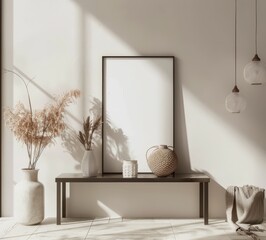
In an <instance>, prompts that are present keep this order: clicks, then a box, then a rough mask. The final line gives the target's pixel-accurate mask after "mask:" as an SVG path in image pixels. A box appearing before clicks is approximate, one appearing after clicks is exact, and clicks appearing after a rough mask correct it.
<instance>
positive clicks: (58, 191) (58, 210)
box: [56, 182, 61, 225]
mask: <svg viewBox="0 0 266 240" xmlns="http://www.w3.org/2000/svg"><path fill="white" fill-rule="evenodd" d="M56 224H57V225H60V224H61V182H57V183H56Z"/></svg>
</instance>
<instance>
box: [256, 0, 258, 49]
mask: <svg viewBox="0 0 266 240" xmlns="http://www.w3.org/2000/svg"><path fill="white" fill-rule="evenodd" d="M255 51H256V54H258V1H257V0H255Z"/></svg>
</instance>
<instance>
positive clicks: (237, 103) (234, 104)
mask: <svg viewBox="0 0 266 240" xmlns="http://www.w3.org/2000/svg"><path fill="white" fill-rule="evenodd" d="M225 108H226V110H227V111H228V112H230V113H240V112H242V111H244V110H245V109H246V101H245V99H244V98H243V97H241V95H240V94H239V89H238V88H237V86H235V87H234V88H233V90H232V92H231V93H230V94H229V95H228V96H227V97H226V99H225Z"/></svg>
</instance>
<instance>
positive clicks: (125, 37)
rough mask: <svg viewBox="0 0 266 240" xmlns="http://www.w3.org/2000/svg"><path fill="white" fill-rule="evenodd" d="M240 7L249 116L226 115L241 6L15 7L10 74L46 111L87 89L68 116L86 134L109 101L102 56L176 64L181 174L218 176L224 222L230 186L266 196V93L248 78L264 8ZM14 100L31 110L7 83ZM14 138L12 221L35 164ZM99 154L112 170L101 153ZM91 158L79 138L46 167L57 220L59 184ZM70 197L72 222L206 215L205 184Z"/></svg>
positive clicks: (265, 31) (264, 32)
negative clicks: (93, 115)
mask: <svg viewBox="0 0 266 240" xmlns="http://www.w3.org/2000/svg"><path fill="white" fill-rule="evenodd" d="M238 2H239V8H238V32H237V36H238V42H237V44H238V45H237V74H238V85H239V88H240V91H241V93H242V94H243V96H244V97H245V99H246V100H247V109H246V111H245V112H243V113H241V114H229V113H228V112H226V110H225V108H224V100H225V97H226V95H227V94H229V93H230V91H231V89H232V87H233V81H234V1H233V0H201V1H198V0H166V1H165V0H134V1H130V0H109V1H105V0H89V1H87V0H58V1H54V0H14V1H10V0H5V1H4V7H5V11H4V19H5V25H4V27H5V28H4V35H5V36H4V60H5V67H7V68H12V66H13V67H14V68H15V69H16V70H17V71H19V72H21V74H23V75H24V76H25V77H26V78H31V79H33V80H32V84H31V85H30V92H31V96H32V99H33V105H34V107H36V108H38V107H42V106H43V105H44V104H45V103H46V102H48V101H51V96H52V95H53V94H58V93H60V92H62V91H66V90H69V89H73V88H79V89H81V90H82V93H83V95H82V98H81V99H79V100H78V102H77V104H75V105H72V106H71V107H70V108H69V109H68V113H67V121H68V122H69V124H71V126H72V127H73V129H76V130H77V129H79V128H80V127H81V125H80V123H81V119H82V117H83V116H85V115H86V114H87V113H88V109H89V108H90V107H91V106H92V105H93V104H92V103H91V102H90V100H91V99H92V100H93V101H94V105H96V106H97V107H98V106H99V103H100V102H101V98H102V96H101V87H102V85H101V56H103V55H174V56H175V57H176V60H177V61H176V62H177V64H176V73H177V76H176V79H175V80H176V90H175V92H176V103H175V104H176V149H177V154H178V157H179V166H178V172H190V171H202V172H205V173H206V174H208V175H209V176H211V177H212V181H211V184H210V216H211V217H224V216H225V201H224V194H225V188H226V187H228V186H229V185H244V184H254V185H257V186H260V187H264V188H266V179H265V169H266V137H265V136H266V127H265V123H266V107H265V104H264V103H265V101H266V86H260V87H258V86H255V87H251V86H249V85H248V84H246V83H245V82H244V80H243V74H242V72H243V68H244V66H245V64H246V63H247V62H249V61H250V60H251V58H252V57H253V55H254V4H253V3H254V2H253V1H250V0H242V1H238ZM258 2H259V11H258V14H259V20H258V21H259V25H258V32H259V35H258V40H259V55H260V57H261V59H262V60H264V61H266V45H265V42H266V28H265V24H266V15H265V14H264V13H265V11H266V1H262V0H259V1H258ZM2 94H3V99H4V102H3V103H4V105H5V106H6V105H9V106H10V105H12V104H13V103H16V102H17V101H18V100H22V101H23V102H24V103H25V104H26V92H25V89H24V88H23V85H22V84H21V82H20V81H19V80H18V79H13V80H12V77H11V76H7V75H5V76H4V79H3V93H2ZM136 104H141V103H139V102H136ZM140 117H142V118H144V117H145V116H140ZM160 127H163V126H160ZM2 137H3V141H2V144H3V149H4V152H3V156H2V157H3V158H2V160H3V166H4V171H3V191H4V192H3V208H4V209H3V213H4V215H5V216H10V215H12V214H13V204H12V202H13V194H12V192H13V187H14V185H15V183H16V182H18V181H19V179H20V177H21V175H20V168H22V167H25V166H26V163H27V155H26V151H25V148H24V147H22V146H21V144H18V143H17V142H16V141H13V138H12V135H11V134H10V132H9V131H8V130H6V129H4V131H3V136H2ZM96 151H97V155H98V159H99V162H100V159H101V155H100V146H98V148H97V149H96ZM81 158H82V150H81V147H80V146H79V145H78V143H77V142H76V140H75V138H74V137H73V134H71V133H70V134H68V135H66V136H64V138H63V139H57V141H56V143H55V145H54V146H51V147H49V148H47V149H46V150H45V151H44V153H43V155H42V157H41V159H40V162H39V165H38V167H39V168H40V169H41V170H40V181H42V182H43V183H44V185H45V196H46V198H45V201H46V205H45V212H46V216H55V196H56V195H55V182H54V178H55V177H56V176H57V175H59V174H60V173H63V172H79V171H80V161H81ZM67 196H68V201H67V205H68V209H69V211H68V215H69V216H98V217H102V216H112V217H114V216H124V217H197V214H198V186H197V185H195V184H113V183H106V184H91V185H87V184H75V185H74V184H73V185H71V187H70V188H69V189H68V191H67ZM70 197H71V198H70Z"/></svg>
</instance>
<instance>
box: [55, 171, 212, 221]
mask: <svg viewBox="0 0 266 240" xmlns="http://www.w3.org/2000/svg"><path fill="white" fill-rule="evenodd" d="M55 182H56V193H57V194H56V209H57V213H56V224H57V225H60V224H61V217H63V218H65V217H66V183H75V182H79V183H80V182H83V183H91V182H94V183H95V182H97V183H103V182H104V183H114V182H119V183H121V182H123V183H148V182H149V183H151V182H152V183H169V182H172V183H179V182H182V183H183V182H185V183H199V217H200V218H204V224H205V225H207V224H208V219H209V216H208V215H209V211H208V210H209V203H208V184H209V182H210V178H209V177H208V176H207V175H205V174H200V173H192V174H176V175H174V176H173V175H171V176H168V177H156V176H155V175H153V174H138V177H137V178H123V177H122V174H104V175H99V176H97V177H91V178H87V177H83V176H82V174H79V173H64V174H61V175H59V176H58V177H57V178H56V179H55ZM61 211H62V212H61ZM61 213H62V215H61Z"/></svg>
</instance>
